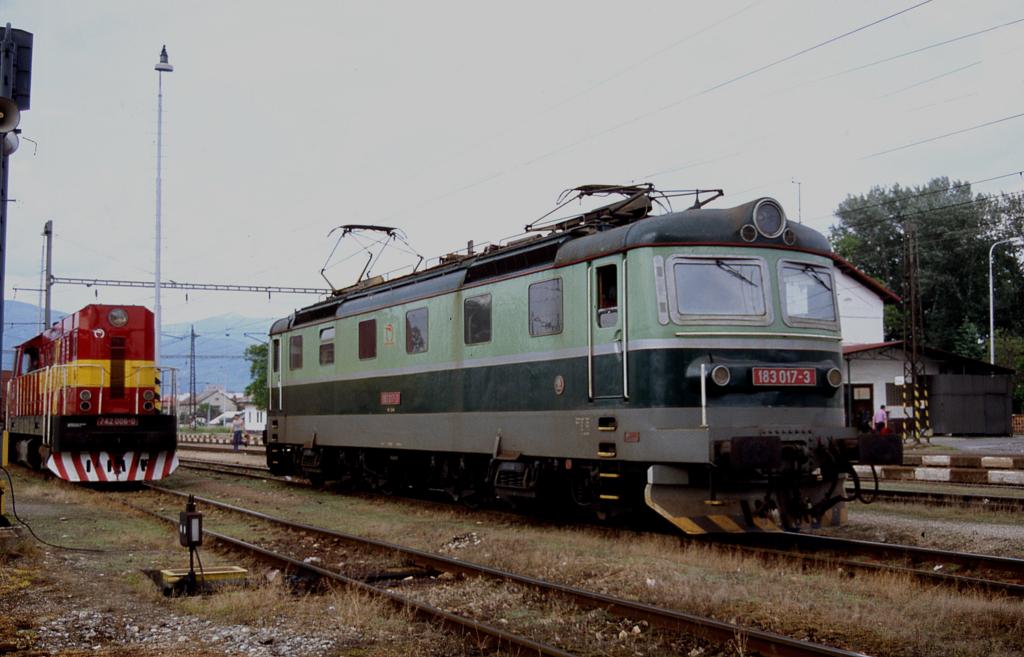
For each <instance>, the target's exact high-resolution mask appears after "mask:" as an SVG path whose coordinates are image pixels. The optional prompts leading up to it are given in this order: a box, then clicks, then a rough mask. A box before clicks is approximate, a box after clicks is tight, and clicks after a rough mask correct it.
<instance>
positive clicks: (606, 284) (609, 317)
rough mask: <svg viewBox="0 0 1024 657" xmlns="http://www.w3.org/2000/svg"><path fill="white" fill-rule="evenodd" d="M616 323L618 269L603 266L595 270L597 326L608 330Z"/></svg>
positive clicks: (617, 310) (617, 316)
mask: <svg viewBox="0 0 1024 657" xmlns="http://www.w3.org/2000/svg"><path fill="white" fill-rule="evenodd" d="M618 323H619V276H618V267H616V266H615V265H604V266H602V267H598V268H597V325H598V326H599V327H601V328H610V327H613V326H615V325H616V324H618Z"/></svg>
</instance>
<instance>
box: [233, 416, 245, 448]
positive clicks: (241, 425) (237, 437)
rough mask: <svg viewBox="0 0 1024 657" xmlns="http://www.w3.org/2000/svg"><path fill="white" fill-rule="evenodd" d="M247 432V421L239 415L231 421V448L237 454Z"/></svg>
mask: <svg viewBox="0 0 1024 657" xmlns="http://www.w3.org/2000/svg"><path fill="white" fill-rule="evenodd" d="M244 432H245V420H243V419H242V414H241V413H239V414H238V415H236V416H235V419H233V420H231V446H232V447H233V448H234V450H235V451H236V452H237V451H238V450H239V449H240V448H241V447H242V434H243V433H244Z"/></svg>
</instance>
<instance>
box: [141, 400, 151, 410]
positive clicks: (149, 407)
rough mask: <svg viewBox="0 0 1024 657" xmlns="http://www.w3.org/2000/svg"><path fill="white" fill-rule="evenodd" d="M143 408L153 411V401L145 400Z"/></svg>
mask: <svg viewBox="0 0 1024 657" xmlns="http://www.w3.org/2000/svg"><path fill="white" fill-rule="evenodd" d="M142 410H144V411H151V410H153V402H143V404H142Z"/></svg>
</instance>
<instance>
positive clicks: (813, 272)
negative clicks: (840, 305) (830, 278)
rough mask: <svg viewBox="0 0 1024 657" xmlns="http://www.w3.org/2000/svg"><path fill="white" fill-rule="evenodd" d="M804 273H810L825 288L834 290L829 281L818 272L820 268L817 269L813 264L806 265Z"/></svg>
mask: <svg viewBox="0 0 1024 657" xmlns="http://www.w3.org/2000/svg"><path fill="white" fill-rule="evenodd" d="M804 273H805V274H809V275H810V277H811V278H813V279H814V280H816V281H818V283H820V284H821V286H822V287H823V288H825V289H826V290H828V291H829V292H831V291H832V286H831V285H829V284H828V283H826V282H825V279H824V278H823V277H822V275H821V274H820V273H819V272H818V270H817V269H815V268H814V267H812V266H811V265H804Z"/></svg>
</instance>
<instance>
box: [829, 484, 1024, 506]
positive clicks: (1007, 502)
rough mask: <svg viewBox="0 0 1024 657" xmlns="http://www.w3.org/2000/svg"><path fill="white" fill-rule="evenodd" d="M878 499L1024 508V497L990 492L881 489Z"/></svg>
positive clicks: (932, 504) (932, 503)
mask: <svg viewBox="0 0 1024 657" xmlns="http://www.w3.org/2000/svg"><path fill="white" fill-rule="evenodd" d="M1000 488H1003V490H1005V487H993V491H994V492H998V491H999V490H1000ZM847 492H848V493H852V492H853V491H852V489H850V490H847ZM872 495H873V492H870V491H869V492H867V493H866V496H868V497H870V496H872ZM875 498H876V499H877V500H878V501H888V502H906V503H913V504H925V505H928V506H965V507H972V508H979V509H987V510H990V511H1022V510H1024V497H1011V496H1009V495H998V494H995V495H988V494H976V493H951V492H946V491H928V490H897V489H888V488H883V489H880V490H879V491H878V493H877V495H875Z"/></svg>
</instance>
